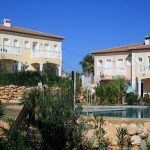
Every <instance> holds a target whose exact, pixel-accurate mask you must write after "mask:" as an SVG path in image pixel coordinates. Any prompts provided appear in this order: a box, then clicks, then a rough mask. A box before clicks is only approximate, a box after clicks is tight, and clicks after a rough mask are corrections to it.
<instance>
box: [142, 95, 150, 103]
mask: <svg viewBox="0 0 150 150" xmlns="http://www.w3.org/2000/svg"><path fill="white" fill-rule="evenodd" d="M143 101H144V102H145V103H146V104H147V105H150V96H149V94H148V93H147V94H145V95H144V98H143Z"/></svg>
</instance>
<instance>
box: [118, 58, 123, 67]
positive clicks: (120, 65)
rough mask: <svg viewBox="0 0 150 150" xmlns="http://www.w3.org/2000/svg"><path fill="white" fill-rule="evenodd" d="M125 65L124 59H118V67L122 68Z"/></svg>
mask: <svg viewBox="0 0 150 150" xmlns="http://www.w3.org/2000/svg"><path fill="white" fill-rule="evenodd" d="M123 67H124V64H123V59H120V58H119V59H117V68H119V69H121V68H123Z"/></svg>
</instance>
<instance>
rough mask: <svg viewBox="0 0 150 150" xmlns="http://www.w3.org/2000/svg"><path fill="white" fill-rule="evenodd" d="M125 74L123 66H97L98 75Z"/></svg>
mask: <svg viewBox="0 0 150 150" xmlns="http://www.w3.org/2000/svg"><path fill="white" fill-rule="evenodd" d="M102 74H103V75H125V68H116V69H113V68H106V67H99V68H98V75H102Z"/></svg>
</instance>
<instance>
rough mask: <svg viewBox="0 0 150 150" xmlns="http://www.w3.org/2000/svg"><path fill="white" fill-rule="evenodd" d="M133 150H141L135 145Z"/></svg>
mask: <svg viewBox="0 0 150 150" xmlns="http://www.w3.org/2000/svg"><path fill="white" fill-rule="evenodd" d="M131 150H140V148H139V146H138V145H134V146H132V148H131Z"/></svg>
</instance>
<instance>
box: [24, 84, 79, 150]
mask: <svg viewBox="0 0 150 150" xmlns="http://www.w3.org/2000/svg"><path fill="white" fill-rule="evenodd" d="M54 88H56V89H57V90H56V91H55V89H53V90H52V89H45V90H38V89H33V90H32V91H30V92H29V93H28V94H27V95H26V102H27V103H30V102H32V100H33V99H34V100H35V103H36V107H35V114H36V118H35V125H36V126H37V127H38V129H39V130H40V133H41V134H42V138H43V148H44V149H45V150H49V149H53V150H63V149H65V150H67V149H68V150H70V149H73V148H75V147H81V146H82V145H81V137H82V135H81V132H80V130H81V128H80V126H79V125H78V124H77V122H76V121H77V118H78V117H79V113H78V111H76V110H75V111H74V105H73V89H72V85H70V83H69V82H68V81H67V83H63V84H61V85H59V87H54Z"/></svg>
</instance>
